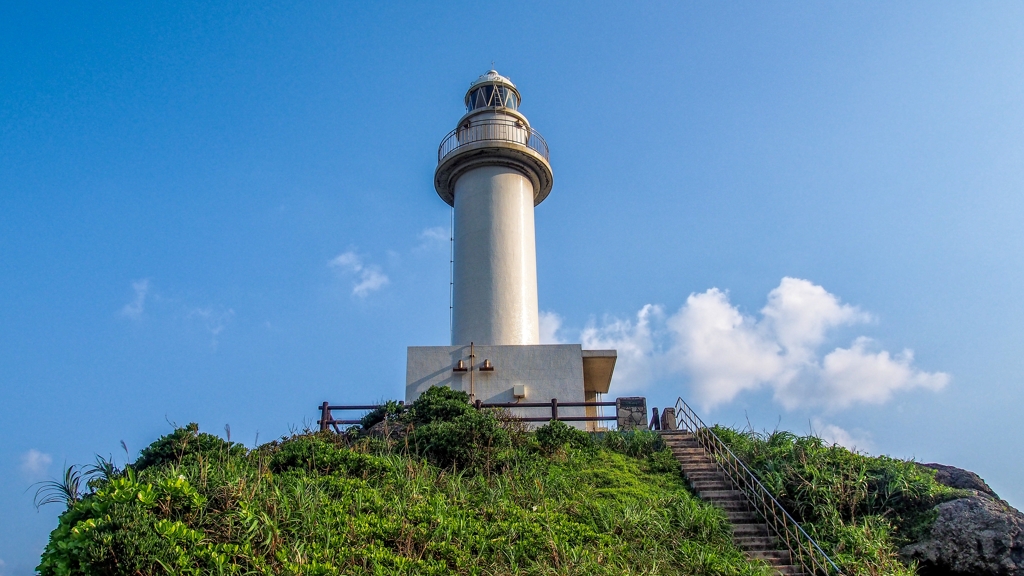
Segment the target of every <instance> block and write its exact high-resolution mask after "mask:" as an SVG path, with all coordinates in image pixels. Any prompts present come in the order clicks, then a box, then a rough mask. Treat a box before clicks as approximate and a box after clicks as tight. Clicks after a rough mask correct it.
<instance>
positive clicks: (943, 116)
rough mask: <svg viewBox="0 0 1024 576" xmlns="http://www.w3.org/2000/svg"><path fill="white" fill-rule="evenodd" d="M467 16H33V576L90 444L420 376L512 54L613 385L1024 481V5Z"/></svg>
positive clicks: (544, 237) (544, 231) (277, 416)
mask: <svg viewBox="0 0 1024 576" xmlns="http://www.w3.org/2000/svg"><path fill="white" fill-rule="evenodd" d="M434 4H435V3H423V4H393V5H390V6H364V5H361V4H355V3H352V4H350V5H346V4H344V3H314V2H308V3H302V4H301V5H298V6H296V7H271V6H256V5H249V4H247V5H227V4H211V5H200V4H185V3H167V4H163V5H159V6H153V5H142V4H138V3H135V4H123V5H116V6H115V5H105V6H102V7H100V6H96V5H93V4H39V3H33V4H31V5H30V4H25V3H20V4H14V3H5V4H4V5H3V7H2V8H0V54H3V57H2V58H0V247H2V248H0V301H2V302H3V305H2V306H0V434H2V437H3V439H4V442H2V444H0V518H2V520H0V562H2V563H0V575H2V576H7V575H12V574H27V573H29V572H30V570H31V568H32V567H33V566H34V564H35V561H36V559H37V558H38V554H39V552H40V551H41V549H42V547H43V546H44V544H45V542H46V539H47V536H48V532H49V530H51V529H52V528H53V527H54V526H55V525H56V516H57V514H58V512H59V510H57V508H56V507H53V506H51V507H49V508H44V509H43V510H42V511H40V512H36V511H35V509H34V508H33V507H32V504H31V491H27V489H28V488H29V486H30V485H31V483H32V482H34V481H36V480H39V479H41V478H46V477H49V476H55V475H57V474H58V473H59V471H60V468H61V466H62V465H63V464H64V463H65V462H66V463H69V464H70V463H87V462H89V461H91V460H92V458H93V455H94V454H96V453H99V454H103V455H110V454H112V455H114V456H115V457H116V458H117V459H118V460H119V461H123V460H124V454H123V453H122V452H121V448H120V441H122V440H123V441H124V442H125V443H126V444H127V446H128V447H129V450H130V451H131V452H132V456H133V457H134V455H135V453H136V452H137V451H138V450H139V449H141V448H142V447H143V446H145V445H146V444H148V443H149V442H151V441H152V440H154V439H155V438H156V437H157V436H159V435H160V434H163V433H166V432H167V431H169V430H170V424H169V423H170V422H176V423H178V424H184V423H187V422H190V421H196V422H198V423H200V425H201V427H202V428H203V429H205V430H207V431H210V432H214V433H220V434H223V433H224V427H225V425H230V429H231V434H232V439H233V440H237V441H242V442H245V443H247V444H249V445H252V444H254V443H255V442H257V440H258V441H259V442H263V441H267V440H271V439H273V438H275V437H278V436H281V435H283V434H286V433H288V431H289V430H290V429H294V428H295V427H301V426H302V425H303V423H308V422H310V421H312V420H313V419H315V417H316V412H315V407H316V406H317V405H318V404H319V403H320V402H322V401H324V400H330V401H332V402H349V401H351V402H367V401H374V400H378V399H381V398H396V397H401V395H402V394H403V386H404V370H405V365H404V364H405V347H406V346H409V345H435V344H446V343H447V342H448V338H449V324H448V246H447V243H446V240H445V239H446V238H447V230H448V226H449V218H450V212H449V209H448V207H447V205H445V204H444V203H443V202H442V201H441V200H440V199H439V198H438V197H437V195H436V193H435V192H434V190H433V187H432V175H433V169H434V166H435V164H436V149H437V145H438V143H439V142H440V141H441V139H442V138H443V137H444V135H445V134H446V133H447V132H448V131H449V130H450V129H451V128H452V127H453V126H454V124H455V122H456V121H457V120H458V118H459V117H460V116H461V114H462V113H463V109H462V103H461V102H462V101H461V99H462V96H463V94H464V93H465V89H466V87H467V86H468V83H469V82H470V81H471V80H472V79H474V78H475V77H476V76H478V75H479V74H482V73H483V72H485V71H486V70H487V69H488V68H489V67H490V66H491V62H492V61H493V62H494V63H495V66H496V67H497V69H498V70H499V71H500V72H501V73H502V74H505V75H508V76H510V77H511V78H512V79H513V81H515V82H516V83H517V85H518V86H519V88H520V90H521V92H522V94H523V105H522V111H523V112H524V113H525V114H526V115H527V116H528V117H529V118H530V120H531V122H532V124H533V125H534V127H536V128H537V129H538V130H539V131H540V132H541V133H542V134H543V135H544V136H545V138H546V139H547V141H548V143H549V145H550V147H551V161H552V165H553V168H554V173H555V187H554V190H553V192H552V193H551V196H550V197H549V198H548V199H547V200H546V201H545V202H544V203H543V204H541V205H540V206H539V207H538V209H537V213H536V225H537V250H538V276H539V283H540V301H541V308H542V310H543V311H545V313H546V316H545V317H546V318H547V320H548V322H549V323H548V328H549V330H554V328H555V327H557V328H558V330H557V331H554V332H553V334H552V337H553V338H555V339H558V340H562V341H574V342H578V341H581V340H583V341H586V342H591V343H611V344H614V345H616V346H618V347H619V348H620V351H621V353H622V354H623V355H622V359H621V360H620V365H619V371H618V379H617V380H616V381H615V382H614V383H613V389H612V393H613V395H614V392H615V390H616V389H619V390H620V391H622V392H623V393H625V392H627V391H628V392H629V393H642V394H644V395H646V396H648V398H649V402H650V404H651V405H656V406H665V405H668V404H671V403H673V402H674V401H675V398H676V397H677V396H682V397H683V398H684V399H687V400H688V401H690V402H691V403H692V404H694V405H695V406H699V407H700V410H701V412H702V414H704V416H705V418H706V419H707V420H710V421H714V422H720V423H724V424H729V425H740V426H746V425H747V423H748V422H749V423H750V425H752V426H754V427H755V428H757V429H773V428H775V427H776V426H778V427H782V428H787V429H792V430H795V431H797V432H802V433H805V432H808V431H809V430H810V429H811V428H812V427H813V428H814V429H815V430H817V431H818V432H820V433H822V434H825V435H829V437H831V438H834V439H836V440H841V441H843V442H846V443H851V444H856V445H857V446H858V447H862V448H865V449H867V450H869V451H871V452H872V453H885V454H891V455H893V456H898V457H905V458H911V457H913V458H917V459H918V460H922V461H929V462H930V461H938V462H943V463H947V464H952V465H955V466H961V467H964V468H968V469H971V470H975V471H977V472H978V473H980V474H981V475H982V476H983V477H984V478H985V479H986V480H988V481H989V483H990V484H991V485H992V486H993V487H994V488H995V489H996V490H997V491H998V492H999V493H1000V494H1002V495H1003V496H1004V497H1005V498H1007V499H1008V500H1009V501H1010V502H1011V503H1012V504H1015V505H1016V506H1018V507H1020V506H1022V505H1024V488H1022V487H1021V486H1020V483H1019V478H1020V477H1021V475H1022V473H1024V463H1022V462H1021V460H1020V458H1018V457H1017V449H1018V446H1017V444H1019V441H1018V440H1019V438H1020V437H1021V436H1022V434H1024V425H1022V424H1021V419H1020V418H1019V411H1020V406H1021V405H1022V402H1024V390H1022V385H1021V384H1022V376H1021V375H1022V374H1024V354H1022V353H1021V350H1024V329H1022V326H1024V307H1022V306H1021V286H1022V285H1024V231H1022V228H1021V225H1020V221H1021V215H1022V214H1024V195H1022V193H1021V191H1022V184H1024V171H1022V167H1024V162H1022V160H1024V146H1022V140H1021V136H1020V135H1021V134H1022V129H1024V98H1022V96H1024V76H1022V75H1021V74H1020V71H1021V70H1022V69H1024V36H1022V35H1021V34H1020V30H1021V28H1022V25H1024V6H1022V5H1020V4H1019V3H986V2H982V3H970V4H967V3H935V2H928V3H924V2H921V3H902V4H899V5H892V4H891V3H843V4H834V3H803V4H800V3H779V4H769V3H763V2H757V3H734V4H731V5H722V4H720V3H690V4H684V3H665V4H655V3H648V4H640V5H635V4H631V3H605V4H601V3H578V4H568V3H567V4H559V5H555V4H551V3H531V2H525V3H519V4H515V5H503V6H501V7H497V6H496V5H493V4H487V3H461V4H455V3H452V4H448V5H446V6H445V7H443V8H438V7H437V6H435V5H434ZM342 256H343V257H342ZM339 257H342V259H341V260H340V261H339V260H337V259H338V258H339ZM332 262H334V263H335V264H334V265H332ZM787 278H788V279H789V280H784V279H787ZM641 313H642V316H638V314H641Z"/></svg>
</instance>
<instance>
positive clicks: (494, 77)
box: [469, 69, 516, 89]
mask: <svg viewBox="0 0 1024 576" xmlns="http://www.w3.org/2000/svg"><path fill="white" fill-rule="evenodd" d="M480 84H505V85H508V86H511V87H513V88H515V87H516V85H515V84H513V83H512V81H511V80H509V79H508V78H506V77H504V76H502V75H501V74H498V71H497V70H494V69H491V70H488V71H487V73H486V74H481V75H480V77H479V78H477V79H476V80H473V81H472V82H470V83H469V87H470V89H473V88H474V87H476V86H479V85H480Z"/></svg>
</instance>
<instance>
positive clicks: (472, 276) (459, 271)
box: [434, 70, 553, 345]
mask: <svg viewBox="0 0 1024 576" xmlns="http://www.w3.org/2000/svg"><path fill="white" fill-rule="evenodd" d="M521 101H522V97H521V96H520V94H519V90H517V89H516V86H515V84H513V83H512V81H511V80H509V79H508V78H506V77H504V76H502V75H500V74H498V72H497V71H495V70H490V71H488V72H487V73H486V74H484V75H482V76H480V77H479V78H477V79H476V80H475V81H474V82H472V83H471V84H470V86H469V90H467V92H466V96H465V104H466V114H465V115H464V116H463V117H462V118H460V119H459V121H458V123H457V125H456V128H455V129H454V130H452V131H451V132H449V133H448V135H447V136H446V137H445V138H444V139H443V140H442V142H441V145H440V146H439V148H438V153H437V156H438V158H437V160H438V165H437V170H436V171H435V172H434V188H435V189H436V190H437V193H438V195H439V196H440V197H441V199H442V200H444V201H445V202H447V203H448V204H449V205H450V206H452V207H453V208H454V211H455V217H454V249H453V252H454V258H453V273H452V284H453V286H452V344H453V345H458V344H469V343H471V342H475V343H476V344H483V345H529V344H540V326H539V313H538V304H537V251H536V244H535V234H534V223H533V222H534V220H533V210H534V207H535V206H536V205H538V204H540V203H541V202H542V201H543V200H544V198H546V197H547V195H548V193H550V192H551V187H552V183H553V177H552V172H551V164H550V162H549V156H548V146H547V142H545V141H544V138H543V137H541V135H540V134H539V133H538V132H537V131H536V130H534V129H533V127H531V126H530V122H529V120H527V119H526V116H524V115H523V114H522V113H520V112H519V104H520V102H521Z"/></svg>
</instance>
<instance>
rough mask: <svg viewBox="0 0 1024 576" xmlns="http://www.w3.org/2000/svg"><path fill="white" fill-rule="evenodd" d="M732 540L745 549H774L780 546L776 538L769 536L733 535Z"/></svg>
mask: <svg viewBox="0 0 1024 576" xmlns="http://www.w3.org/2000/svg"><path fill="white" fill-rule="evenodd" d="M732 541H733V542H735V543H736V545H737V546H739V547H740V548H742V549H744V550H748V551H749V550H773V549H775V546H778V542H777V541H776V540H775V538H770V537H768V536H735V535H734V536H733V538H732Z"/></svg>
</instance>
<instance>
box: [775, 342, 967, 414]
mask: <svg viewBox="0 0 1024 576" xmlns="http://www.w3.org/2000/svg"><path fill="white" fill-rule="evenodd" d="M872 344H873V341H872V340H871V339H870V338H865V337H863V336H861V337H859V338H857V339H856V340H854V342H853V345H852V346H851V347H849V348H836V349H834V351H833V352H830V353H828V354H827V355H826V356H825V357H824V359H823V360H822V362H821V367H820V370H819V373H818V377H817V378H815V379H814V380H813V383H812V384H811V385H808V384H806V383H803V382H802V383H800V384H799V385H794V386H790V388H783V389H778V390H776V396H777V397H778V398H779V400H780V401H781V402H782V404H783V406H787V407H794V406H798V405H801V404H820V405H824V406H827V407H829V408H847V407H849V406H851V405H853V404H858V403H860V404H884V403H886V402H888V401H889V400H890V399H891V398H892V396H893V394H895V393H897V392H901V390H906V389H911V388H924V389H929V390H933V392H934V390H940V389H942V388H943V387H945V385H946V384H948V383H949V380H950V377H949V374H945V373H943V372H923V371H921V370H918V369H916V368H914V367H913V351H910V349H904V351H903V352H901V353H899V354H897V355H895V356H892V355H890V354H889V353H888V352H886V351H879V352H871V351H869V349H868V348H869V346H871V345H872Z"/></svg>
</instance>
